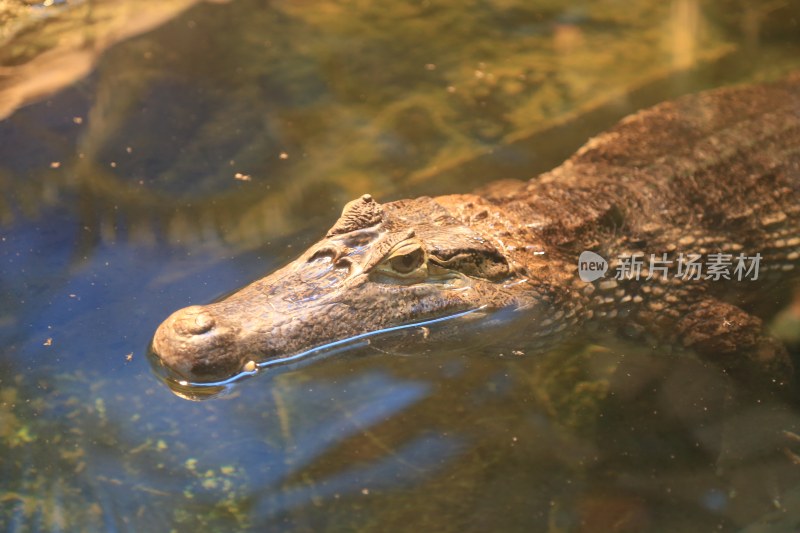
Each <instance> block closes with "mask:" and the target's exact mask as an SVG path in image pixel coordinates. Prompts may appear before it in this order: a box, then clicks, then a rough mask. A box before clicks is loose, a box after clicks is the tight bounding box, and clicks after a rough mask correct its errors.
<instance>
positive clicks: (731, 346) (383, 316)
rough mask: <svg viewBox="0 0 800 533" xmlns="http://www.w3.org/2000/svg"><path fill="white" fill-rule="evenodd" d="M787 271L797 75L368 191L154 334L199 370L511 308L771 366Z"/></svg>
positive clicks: (796, 170) (795, 200)
mask: <svg viewBox="0 0 800 533" xmlns="http://www.w3.org/2000/svg"><path fill="white" fill-rule="evenodd" d="M585 252H592V254H588V255H583V259H587V258H588V259H592V260H588V259H587V260H586V261H585V264H584V265H583V266H582V268H581V269H580V270H581V272H579V258H581V257H582V254H584V253H585ZM593 254H596V255H593ZM598 256H599V258H598ZM636 258H639V261H641V263H640V266H641V269H640V270H637V269H636V264H637V260H636ZM603 259H605V260H607V261H608V264H607V265H606V271H605V273H604V275H602V276H600V277H596V276H592V275H591V274H592V273H596V274H597V275H599V272H600V271H601V270H602V269H603V264H602V263H603V261H602V260H603ZM691 259H694V263H698V262H700V261H702V265H701V272H700V273H699V275H698V271H697V270H696V269H695V270H689V267H690V265H691ZM654 260H655V262H654V263H651V262H652V261H654ZM711 263H714V264H715V265H716V266H712V265H711ZM702 266H705V270H703V269H702ZM584 269H588V271H589V272H588V274H587V272H583V270H584ZM598 269H599V270H598ZM680 269H683V275H682V276H681V275H679V274H681V272H680V271H679V270H680ZM798 272H800V75H793V76H791V77H789V78H787V79H785V80H783V81H782V82H779V83H776V84H770V85H759V86H748V87H739V88H725V89H718V90H715V91H709V92H706V93H702V94H699V95H694V96H689V97H684V98H681V99H678V100H676V101H674V102H667V103H664V104H660V105H658V106H656V107H653V108H651V109H648V110H645V111H642V112H640V113H637V114H635V115H632V116H630V117H628V118H627V119H625V120H623V121H622V122H620V123H619V124H618V125H617V126H615V127H614V128H612V129H611V130H609V131H608V132H606V133H604V134H601V135H599V136H598V137H596V138H594V139H592V140H591V141H589V142H588V143H587V144H586V145H585V146H584V147H583V148H582V149H581V150H579V151H578V152H577V153H576V154H575V155H574V156H573V157H571V158H570V159H569V160H567V161H566V162H565V163H564V164H562V165H561V166H559V167H557V168H556V169H554V170H552V171H550V172H547V173H545V174H543V175H541V176H538V177H537V178H534V179H532V180H531V181H529V182H527V183H525V182H517V181H513V182H510V181H503V182H496V183H494V184H491V185H489V186H487V187H485V188H484V189H482V190H479V191H477V192H476V193H474V194H458V195H448V196H440V197H436V198H429V197H423V198H417V199H413V200H400V201H396V202H390V203H386V204H383V205H381V204H378V203H377V202H376V201H375V200H374V199H372V198H371V197H370V196H368V195H365V196H363V197H362V198H360V199H358V200H355V201H353V202H351V203H350V204H348V205H347V206H346V207H345V209H344V212H343V213H342V217H341V218H340V219H339V221H338V222H337V223H336V224H335V225H334V227H333V228H332V229H331V230H330V231H329V232H328V234H327V235H326V237H325V238H324V239H322V240H321V241H320V242H318V243H317V244H315V245H314V246H312V247H311V248H310V249H309V250H308V251H307V252H305V253H304V254H303V255H302V256H301V257H299V258H298V259H297V260H295V261H294V262H292V263H291V264H289V265H287V266H286V267H284V268H283V269H280V270H278V271H277V272H275V273H273V274H271V275H269V276H267V277H265V278H263V279H261V280H258V281H256V282H254V283H252V284H251V285H248V286H247V287H244V288H243V289H241V290H240V291H238V292H236V293H234V294H233V295H231V296H229V297H228V298H226V299H224V300H221V301H219V302H216V303H213V304H210V305H206V306H192V307H188V308H185V309H182V310H180V311H177V312H176V313H174V314H173V315H172V316H170V317H169V318H168V319H167V320H166V321H165V322H164V323H163V324H162V325H161V326H160V327H159V329H158V331H157V332H156V335H155V337H154V340H153V351H154V352H155V354H156V355H157V356H158V357H159V358H160V360H161V362H162V363H163V365H164V366H165V367H167V368H168V369H169V370H170V371H171V372H172V373H174V374H175V375H176V377H178V378H179V379H185V380H187V381H191V382H197V383H202V382H214V381H221V380H224V379H226V378H229V377H231V376H233V375H236V374H238V373H240V372H242V371H243V370H249V369H252V368H253V367H254V366H255V364H257V363H260V362H263V361H268V360H270V359H273V358H277V357H284V356H287V355H291V354H296V353H299V352H303V351H306V350H308V349H311V348H314V347H317V346H321V345H325V344H329V343H331V342H334V341H338V340H342V339H347V338H352V337H355V336H358V335H363V334H367V333H370V332H375V331H380V330H385V329H387V328H391V327H394V326H400V325H407V324H413V323H419V322H423V321H426V320H433V319H438V318H442V317H446V316H451V315H458V316H459V318H454V319H453V320H452V321H451V322H452V323H453V325H454V326H457V325H458V324H459V323H461V322H464V321H467V320H471V321H474V319H475V318H478V317H485V316H487V315H492V314H493V313H496V312H498V311H501V310H507V311H510V313H511V314H513V315H514V317H515V318H519V319H521V320H522V321H523V322H524V323H525V325H524V326H522V327H523V328H524V331H525V334H526V335H528V336H529V337H530V338H531V339H534V340H541V343H542V344H551V343H552V342H555V341H557V340H558V339H560V338H562V337H563V336H564V335H565V334H566V333H567V332H569V331H573V330H574V329H575V328H579V327H582V326H584V325H588V324H591V325H593V326H594V327H600V328H602V329H606V330H615V331H619V332H620V333H621V334H623V335H626V336H629V337H634V338H640V339H643V340H646V341H647V342H650V343H664V344H670V345H682V346H685V347H688V348H691V349H692V350H694V351H695V352H696V353H698V354H699V355H700V356H701V357H706V358H711V359H713V360H714V361H715V362H717V363H719V364H721V365H722V366H724V367H725V368H729V369H731V370H740V371H745V372H752V371H753V370H756V371H758V372H759V373H763V374H764V375H766V376H768V377H769V379H771V380H773V381H775V382H779V383H782V382H785V381H787V380H788V379H789V378H790V376H791V373H792V370H791V363H790V361H789V358H788V356H787V355H786V352H785V350H784V349H783V347H782V346H781V345H780V344H779V343H777V342H775V341H774V340H772V339H771V338H770V337H769V336H768V335H766V334H765V332H764V331H763V327H762V321H761V318H766V314H765V313H767V312H768V311H765V309H772V310H775V309H776V308H777V306H778V304H779V302H776V301H775V300H774V298H773V296H772V295H773V294H774V295H781V294H782V293H785V292H786V290H785V289H786V288H788V287H789V286H790V284H791V283H793V282H794V281H795V280H797V279H798ZM687 273H688V274H689V275H687ZM579 274H587V275H586V276H584V275H579ZM587 276H588V277H587ZM594 277H596V279H590V278H594ZM765 298H766V299H767V300H768V301H764V300H765ZM468 311H471V313H466V314H464V312H468ZM759 316H760V318H759Z"/></svg>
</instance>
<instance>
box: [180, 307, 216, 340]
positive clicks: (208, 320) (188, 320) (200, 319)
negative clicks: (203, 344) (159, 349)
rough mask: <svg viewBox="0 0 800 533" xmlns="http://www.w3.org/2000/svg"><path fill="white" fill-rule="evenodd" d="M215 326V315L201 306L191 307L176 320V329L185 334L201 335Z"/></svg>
mask: <svg viewBox="0 0 800 533" xmlns="http://www.w3.org/2000/svg"><path fill="white" fill-rule="evenodd" d="M213 327H214V317H213V316H211V313H209V312H208V311H206V310H204V309H202V308H201V307H189V308H187V309H186V310H184V312H183V314H182V316H180V317H178V318H177V319H176V320H175V329H176V330H177V331H178V332H179V333H182V334H184V335H200V334H201V333H206V332H207V331H210V330H211V328H213Z"/></svg>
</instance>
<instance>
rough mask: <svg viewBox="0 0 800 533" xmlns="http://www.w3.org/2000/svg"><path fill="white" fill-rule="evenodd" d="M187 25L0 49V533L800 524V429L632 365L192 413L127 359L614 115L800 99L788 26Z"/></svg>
mask: <svg viewBox="0 0 800 533" xmlns="http://www.w3.org/2000/svg"><path fill="white" fill-rule="evenodd" d="M188 4H189V2H175V3H171V4H169V6H171V7H170V9H171V11H170V9H166V8H165V11H164V12H163V13H162V12H159V13H160V14H159V15H158V16H156V15H153V17H151V18H149V19H147V20H148V22H147V23H141V24H140V26H141V30H140V31H144V29H147V28H150V27H151V26H157V23H159V22H160V21H161V20H162V19H166V18H169V17H174V18H172V19H171V20H170V21H168V22H165V23H164V24H163V25H160V26H158V27H156V28H155V29H152V30H149V31H150V32H149V33H142V34H140V35H138V36H134V37H131V38H129V39H128V40H124V41H122V42H119V43H117V44H113V42H115V40H116V39H115V38H113V37H108V35H111V34H114V32H111V31H110V30H109V28H112V27H113V24H112V22H113V23H116V22H114V21H117V20H119V19H118V18H114V17H112V16H111V15H108V13H116V14H117V15H119V13H120V12H121V13H123V15H125V16H127V17H134V14H133V13H129V14H125V11H124V9H125V8H126V5H125V4H121V3H120V4H115V5H111V4H104V3H102V2H94V3H88V2H87V3H78V4H73V5H69V4H62V3H56V4H55V5H53V6H51V7H52V8H53V9H56V10H57V11H53V10H50V11H39V12H36V13H37V14H44V15H47V16H48V17H51V18H52V20H53V21H54V22H52V23H49V24H45V23H40V22H37V23H35V24H34V23H30V22H29V23H27V24H28V25H22V26H18V27H17V26H15V27H16V28H27V29H26V31H22V30H15V31H17V33H13V32H8V31H7V32H6V33H3V34H0V38H2V39H4V40H3V41H2V42H3V48H2V52H3V53H2V54H0V56H1V57H2V59H3V62H4V70H3V71H2V73H3V75H5V76H6V78H5V82H4V84H3V85H1V86H0V104H2V105H0V109H2V110H3V113H4V114H5V115H7V118H5V119H4V120H3V121H0V190H2V193H3V194H2V197H0V340H1V341H2V346H3V348H2V351H0V354H1V355H0V526H2V529H5V530H10V531H45V530H46V531H50V530H52V531H102V530H108V531H170V530H175V531H190V530H197V529H199V528H202V529H203V530H204V531H235V530H258V531H264V530H270V531H275V530H286V531H321V530H330V531H350V530H355V529H358V530H363V531H387V530H389V531H393V530H400V531H402V530H416V531H487V530H488V531H518V530H519V531H521V530H524V531H550V532H561V531H678V530H681V531H710V530H724V531H734V530H740V529H746V530H747V531H790V530H792V528H793V527H796V524H798V523H800V467H799V466H797V465H796V464H794V463H793V462H792V453H800V439H795V438H794V437H793V434H795V433H800V415H799V414H798V410H797V407H796V406H794V405H789V404H787V403H785V402H783V401H780V400H778V399H773V398H770V397H766V396H764V397H753V396H752V395H750V394H747V393H746V392H744V391H742V390H739V387H738V385H737V384H736V383H733V382H731V381H730V380H728V379H727V378H726V377H725V376H723V375H721V374H720V373H719V371H717V370H716V369H714V368H708V367H705V366H703V365H700V364H699V363H696V362H694V361H691V360H674V359H670V358H666V357H664V356H663V355H662V354H659V353H652V352H649V351H647V350H644V349H642V348H640V347H637V346H632V345H625V344H620V343H619V342H616V341H609V343H608V345H606V346H578V347H575V346H570V347H568V348H565V349H564V350H560V351H558V352H555V353H551V354H540V355H537V356H520V355H512V354H510V353H508V354H504V355H503V356H502V357H500V356H498V354H497V353H496V351H495V352H494V353H493V354H492V355H493V356H488V355H487V354H485V353H474V352H475V350H471V349H470V348H469V347H457V346H456V347H453V348H452V349H449V350H446V351H445V350H437V351H432V352H429V353H425V354H406V355H404V356H403V355H391V354H384V353H381V352H379V351H377V350H370V349H366V350H361V351H357V352H353V353H349V354H342V355H339V356H336V357H331V358H328V359H326V360H323V361H320V362H318V363H316V364H313V365H309V366H306V367H303V368H300V369H297V370H296V371H293V372H285V373H280V374H278V373H276V374H275V375H269V374H267V375H263V376H259V377H258V378H257V379H252V380H250V381H247V382H246V383H244V384H243V385H242V386H240V387H239V388H238V389H236V390H235V392H234V393H233V394H232V395H230V396H228V397H226V398H223V399H216V400H212V401H207V402H201V403H193V402H187V401H185V400H182V399H180V398H178V397H176V396H174V395H173V394H172V393H171V392H170V391H169V390H168V389H167V388H166V387H165V386H164V385H163V384H161V383H160V382H159V381H158V380H157V379H156V378H155V377H154V376H153V374H152V373H151V370H150V368H149V365H148V361H147V359H146V357H145V349H146V347H147V344H148V342H149V341H150V338H151V336H152V334H153V332H154V330H155V328H156V326H157V325H158V324H159V323H160V322H161V320H163V319H164V318H165V317H166V316H167V315H168V314H169V313H170V312H172V311H173V310H175V309H177V308H179V307H183V306H185V305H187V304H190V303H204V302H207V301H209V300H212V299H213V298H215V297H217V296H219V295H220V294H223V293H226V292H229V291H231V290H232V289H235V288H236V287H238V286H240V285H242V284H244V283H246V282H248V281H250V280H252V279H255V278H256V277H259V276H260V275H262V274H264V273H266V272H268V271H270V270H272V269H274V268H276V267H278V266H280V265H282V264H283V263H285V262H286V261H288V260H290V259H291V258H293V257H294V256H295V255H297V254H298V253H299V252H300V251H301V250H302V249H304V248H305V247H306V246H307V245H308V244H309V243H311V242H313V241H314V240H316V239H317V238H318V237H319V236H320V235H321V234H322V233H323V232H324V231H325V230H326V229H327V228H328V227H329V226H330V224H331V223H332V222H333V221H334V220H335V219H336V217H337V215H338V213H339V210H340V209H341V206H342V205H343V204H344V203H345V202H346V201H348V200H350V199H352V198H354V197H356V196H358V195H361V194H363V193H365V192H370V193H372V194H373V195H374V196H376V197H377V198H379V199H380V200H391V199H395V198H400V197H406V196H417V195H420V194H434V193H445V192H463V191H468V190H470V189H471V188H474V187H475V186H478V185H480V184H481V183H486V182H489V181H492V180H494V179H499V178H508V177H516V178H524V177H530V176H533V175H535V174H536V173H538V172H540V171H543V170H546V169H548V168H550V167H552V166H554V165H556V164H558V163H559V162H560V161H561V160H562V159H563V158H564V157H566V156H567V155H568V154H569V153H571V152H572V151H573V150H574V149H575V148H577V147H578V146H580V145H581V144H582V143H583V142H584V141H585V140H586V139H587V138H588V137H589V136H590V135H592V134H593V133H596V132H597V131H600V130H602V129H603V128H605V127H607V126H609V125H611V124H612V123H613V122H614V121H615V120H616V119H617V118H619V117H621V116H623V115H625V114H627V113H628V112H631V111H633V110H635V109H637V108H640V107H643V106H646V105H649V104H652V103H656V102H657V101H660V100H662V99H664V98H668V97H670V96H673V95H677V94H681V93H684V92H690V91H693V90H696V89H700V88H704V87H710V86H715V85H720V84H723V83H727V82H731V81H738V80H742V79H766V78H773V77H776V76H779V75H780V73H782V72H785V71H787V70H790V69H792V68H795V69H796V68H798V66H800V61H798V60H797V59H796V57H800V54H798V51H800V29H799V28H800V26H798V18H797V17H798V11H799V10H798V9H797V8H796V7H794V5H793V3H792V2H785V3H774V4H770V5H768V6H760V5H756V4H750V5H744V4H742V5H740V4H739V2H736V1H733V0H731V1H729V2H711V1H709V2H698V1H695V0H674V1H672V2H644V1H638V2H618V1H614V0H607V1H601V2H577V1H573V2H566V1H560V2H559V1H547V0H539V1H535V2H514V1H503V2H496V3H485V2H477V1H476V2H424V1H423V2H411V3H394V4H393V3H373V2H361V1H355V2H318V3H312V2H272V3H263V2H256V1H233V2H230V3H215V4H199V5H196V6H194V7H191V8H188V9H187V10H185V11H181V9H183V8H185V7H186V6H187V5H188ZM143 5H144V4H143ZM164 5H167V4H166V3H164ZM3 6H4V5H2V4H0V7H3ZM87 6H88V7H90V8H91V9H92V10H94V11H91V10H90V11H89V14H88V15H87V13H86V12H84V11H80V13H79V15H80V16H79V17H78V19H77V20H80V21H82V23H81V24H71V23H69V21H70V20H71V19H70V18H69V17H71V16H73V14H74V13H78V10H83V9H86V8H87ZM109 6H111V7H109ZM114 6H117V7H118V9H119V10H120V11H119V12H117V11H114ZM17 7H19V6H17ZM31 9H41V10H44V9H51V8H50V7H48V8H44V7H37V8H31ZM71 10H72V11H71ZM106 10H109V11H106ZM22 12H23V15H19V16H24V15H25V13H27V12H26V11H25V10H22ZM92 13H94V16H93V15H92ZM141 13H143V11H142V12H140V13H139V14H140V15H141ZM148 13H150V12H148ZM100 14H106V15H104V16H100ZM15 16H17V15H15ZM159 17H161V18H159ZM145 18H146V17H145ZM15 20H22V19H15ZM26 20H27V19H26ZM47 20H51V19H47ZM123 20H126V19H124V18H123ZM137 20H138V19H137ZM10 27H11V26H5V28H6V29H8V28H10ZM127 28H128V30H129V31H128V32H127V33H125V34H124V35H122V37H124V36H126V35H134V34H135V33H136V31H134V30H135V28H132V27H131V26H130V25H129V26H127ZM51 30H54V32H55V35H56V36H59V35H61V36H62V37H63V36H64V35H68V36H70V37H72V38H74V39H73V40H69V39H61V40H59V39H56V38H54V36H53V34H51V33H48V32H50V31H51ZM59 32H62V33H59ZM118 33H119V32H117V34H118ZM101 37H102V38H101ZM118 37H119V35H118ZM37 38H38V40H37ZM54 43H60V44H54ZM64 43H66V44H64ZM74 43H78V44H74ZM112 44H113V45H112ZM59 46H61V48H59ZM70 46H72V48H69V47H70ZM106 46H108V48H107V49H106ZM65 47H66V48H65ZM87 47H88V48H89V49H92V50H94V51H95V52H96V53H94V54H92V56H93V58H91V59H89V60H86V61H88V62H85V63H81V64H80V65H84V67H85V69H84V70H85V71H86V72H87V73H88V74H86V75H85V74H83V70H81V68H77V67H76V68H67V69H66V71H68V72H69V73H72V74H70V75H64V76H63V77H62V78H59V79H60V81H59V82H58V83H53V80H52V79H50V78H47V74H48V73H49V72H51V71H49V70H47V68H49V67H46V65H48V64H50V65H52V64H56V63H58V64H60V65H62V66H64V65H66V62H67V61H72V60H75V61H77V60H76V59H75V54H74V53H73V52H74V51H75V50H76V49H77V50H83V51H85V50H86V49H87ZM53 50H55V52H53ZM103 50H104V51H103ZM48 51H49V53H53V54H55V56H54V57H55V59H58V58H61V61H55V63H46V62H45V63H35V61H38V60H39V59H37V58H41V57H43V54H46V53H48ZM81 57H83V56H81ZM70 58H71V59H70ZM94 58H96V59H94ZM85 59H86V58H84V60H85ZM30 64H34V65H36V68H33V69H31V70H25V69H24V67H25V65H30ZM42 65H45V66H42ZM80 65H79V66H80ZM67 66H68V65H67ZM59 72H61V71H59ZM70 76H72V77H70ZM45 78H47V83H44V82H42V84H43V86H46V87H47V88H48V90H47V91H40V93H37V92H36V91H31V90H29V89H30V87H31V85H30V83H33V81H31V80H34V81H37V82H39V81H41V80H42V79H45ZM23 103H27V104H28V105H27V106H25V107H21V108H19V106H20V105H22V104H23ZM3 106H5V107H3ZM520 348H521V351H522V352H524V351H525V347H524V346H521V347H520Z"/></svg>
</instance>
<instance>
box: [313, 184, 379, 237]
mask: <svg viewBox="0 0 800 533" xmlns="http://www.w3.org/2000/svg"><path fill="white" fill-rule="evenodd" d="M381 220H383V208H382V207H381V204H379V203H378V202H376V201H375V199H374V198H372V196H370V195H369V194H365V195H364V196H362V197H361V198H359V199H358V200H353V201H352V202H349V203H348V204H347V205H345V206H344V209H343V210H342V216H340V217H339V220H337V221H336V224H334V225H333V227H332V228H331V229H330V231H328V234H327V235H326V238H330V237H333V236H334V235H341V234H343V233H350V232H351V231H356V230H359V229H366V228H370V227H372V226H377V225H378V224H380V223H381Z"/></svg>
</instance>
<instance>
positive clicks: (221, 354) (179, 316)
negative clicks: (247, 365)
mask: <svg viewBox="0 0 800 533" xmlns="http://www.w3.org/2000/svg"><path fill="white" fill-rule="evenodd" d="M235 334H236V330H235V328H232V327H230V326H229V325H226V324H225V323H224V321H221V320H219V318H218V317H215V316H214V313H213V311H212V310H211V309H209V307H208V306H200V305H193V306H191V307H186V308H184V309H181V310H179V311H176V312H174V313H173V314H172V315H170V316H169V317H168V318H167V319H166V320H165V321H164V322H163V323H162V324H161V325H160V326H159V327H158V330H157V331H156V334H155V336H154V337H153V351H154V352H155V353H156V355H158V357H159V358H160V359H161V361H162V362H163V364H164V366H166V367H167V368H168V369H170V370H171V371H172V372H174V373H175V374H177V375H178V376H180V377H181V378H185V379H187V380H189V381H193V382H203V381H215V380H217V379H219V378H220V377H227V376H230V375H232V374H235V373H236V372H238V371H240V370H241V365H242V362H241V360H240V359H241V358H240V356H239V355H240V354H239V353H238V350H236V343H235V342H234V337H235Z"/></svg>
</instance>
